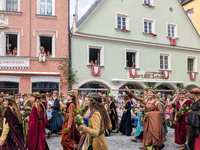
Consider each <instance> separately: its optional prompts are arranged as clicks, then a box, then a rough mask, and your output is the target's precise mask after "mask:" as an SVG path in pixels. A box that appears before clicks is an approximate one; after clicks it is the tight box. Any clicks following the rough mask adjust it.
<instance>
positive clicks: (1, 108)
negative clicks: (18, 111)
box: [0, 94, 5, 136]
mask: <svg viewBox="0 0 200 150" xmlns="http://www.w3.org/2000/svg"><path fill="white" fill-rule="evenodd" d="M3 98H4V95H3V94H0V136H1V133H2V130H3V128H2V116H3V115H4V111H5V107H4V104H3Z"/></svg>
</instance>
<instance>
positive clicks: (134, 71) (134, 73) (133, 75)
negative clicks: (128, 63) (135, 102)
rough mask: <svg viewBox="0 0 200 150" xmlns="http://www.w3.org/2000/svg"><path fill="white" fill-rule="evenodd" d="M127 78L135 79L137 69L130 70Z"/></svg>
mask: <svg viewBox="0 0 200 150" xmlns="http://www.w3.org/2000/svg"><path fill="white" fill-rule="evenodd" d="M129 76H130V78H137V69H130V70H129Z"/></svg>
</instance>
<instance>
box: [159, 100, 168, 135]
mask: <svg viewBox="0 0 200 150" xmlns="http://www.w3.org/2000/svg"><path fill="white" fill-rule="evenodd" d="M160 103H161V105H162V109H163V112H165V104H163V103H162V102H160ZM163 118H166V114H165V113H164V114H163V115H162V119H163ZM163 131H164V133H165V136H167V135H168V129H167V123H166V122H165V123H163Z"/></svg>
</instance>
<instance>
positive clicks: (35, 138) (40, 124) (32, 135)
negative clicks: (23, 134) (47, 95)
mask: <svg viewBox="0 0 200 150" xmlns="http://www.w3.org/2000/svg"><path fill="white" fill-rule="evenodd" d="M40 98H41V96H40V94H39V93H37V92H35V93H33V94H31V101H33V105H32V106H33V107H32V110H31V114H30V116H29V129H28V135H27V140H26V148H27V149H28V150H49V147H48V145H47V142H46V133H45V125H46V124H47V117H46V110H45V107H44V105H43V104H42V102H41V99H40Z"/></svg>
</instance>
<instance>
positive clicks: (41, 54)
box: [39, 46, 46, 62]
mask: <svg viewBox="0 0 200 150" xmlns="http://www.w3.org/2000/svg"><path fill="white" fill-rule="evenodd" d="M45 60H46V52H45V49H44V47H43V46H40V50H39V62H41V61H43V62H45Z"/></svg>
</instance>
